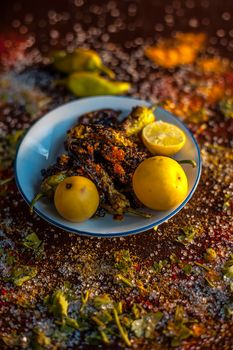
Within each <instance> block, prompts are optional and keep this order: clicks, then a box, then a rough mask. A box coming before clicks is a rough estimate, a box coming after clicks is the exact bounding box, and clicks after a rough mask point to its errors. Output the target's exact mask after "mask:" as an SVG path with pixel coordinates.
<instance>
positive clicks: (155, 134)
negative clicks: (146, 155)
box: [142, 121, 186, 156]
mask: <svg viewBox="0 0 233 350" xmlns="http://www.w3.org/2000/svg"><path fill="white" fill-rule="evenodd" d="M142 140H143V143H144V145H145V146H146V147H147V148H148V150H149V151H150V152H151V153H152V154H161V155H165V156H169V155H172V154H175V153H177V152H179V151H180V150H181V148H182V147H183V146H184V144H185V141H186V136H185V134H184V132H183V131H182V130H181V129H179V128H178V127H177V126H175V125H173V124H170V123H166V122H163V121H156V122H153V123H150V124H148V125H146V126H145V127H144V128H143V131H142Z"/></svg>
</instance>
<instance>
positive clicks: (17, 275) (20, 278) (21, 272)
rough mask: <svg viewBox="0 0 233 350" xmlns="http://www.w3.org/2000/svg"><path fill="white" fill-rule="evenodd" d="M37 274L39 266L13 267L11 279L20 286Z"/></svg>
mask: <svg viewBox="0 0 233 350" xmlns="http://www.w3.org/2000/svg"><path fill="white" fill-rule="evenodd" d="M36 275H37V268H36V267H32V266H24V265H21V266H18V267H16V268H14V269H13V271H12V276H11V281H12V282H13V283H14V285H15V286H17V287H20V286H22V284H23V283H25V282H27V281H29V280H30V279H31V278H33V277H35V276H36Z"/></svg>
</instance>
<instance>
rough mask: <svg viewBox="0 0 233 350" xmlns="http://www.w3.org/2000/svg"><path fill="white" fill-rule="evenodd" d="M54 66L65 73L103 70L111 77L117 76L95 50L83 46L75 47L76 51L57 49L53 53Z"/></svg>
mask: <svg viewBox="0 0 233 350" xmlns="http://www.w3.org/2000/svg"><path fill="white" fill-rule="evenodd" d="M51 58H52V61H53V65H54V67H55V68H56V69H57V70H59V71H60V72H63V73H68V74H70V73H74V72H80V71H88V72H103V73H105V74H107V75H108V76H109V77H110V78H114V77H115V73H114V72H113V71H112V70H110V69H109V68H107V67H106V66H105V65H104V64H103V62H102V59H101V57H100V56H99V55H98V54H97V52H95V51H93V50H87V49H83V48H78V49H75V50H74V52H72V53H69V52H66V51H55V52H53V53H52V55H51Z"/></svg>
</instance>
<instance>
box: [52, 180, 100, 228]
mask: <svg viewBox="0 0 233 350" xmlns="http://www.w3.org/2000/svg"><path fill="white" fill-rule="evenodd" d="M54 204H55V207H56V209H57V211H58V213H59V214H60V215H61V216H62V217H63V218H65V219H66V220H69V221H72V222H82V221H85V220H88V219H89V218H90V217H92V216H93V215H94V214H95V212H96V210H97V208H98V206H99V193H98V190H97V188H96V186H95V184H94V183H93V182H92V181H91V180H89V179H88V178H86V177H83V176H71V177H67V178H66V179H65V180H63V181H62V182H60V184H59V185H58V186H57V188H56V191H55V195H54Z"/></svg>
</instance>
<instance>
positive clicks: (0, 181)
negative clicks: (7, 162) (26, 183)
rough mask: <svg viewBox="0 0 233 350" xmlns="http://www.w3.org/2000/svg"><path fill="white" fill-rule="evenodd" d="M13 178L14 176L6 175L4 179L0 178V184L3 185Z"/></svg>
mask: <svg viewBox="0 0 233 350" xmlns="http://www.w3.org/2000/svg"><path fill="white" fill-rule="evenodd" d="M13 179H14V176H11V177H8V178H7V179H4V180H0V186H3V185H5V184H7V183H8V182H11V181H12V180H13Z"/></svg>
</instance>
